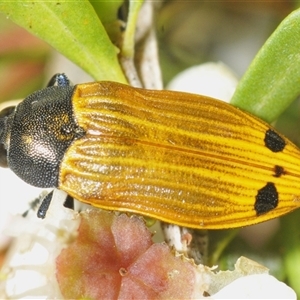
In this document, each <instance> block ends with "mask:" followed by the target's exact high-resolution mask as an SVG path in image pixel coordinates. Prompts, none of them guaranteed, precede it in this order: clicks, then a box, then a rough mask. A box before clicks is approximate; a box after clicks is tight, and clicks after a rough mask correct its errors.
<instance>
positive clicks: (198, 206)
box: [0, 82, 300, 229]
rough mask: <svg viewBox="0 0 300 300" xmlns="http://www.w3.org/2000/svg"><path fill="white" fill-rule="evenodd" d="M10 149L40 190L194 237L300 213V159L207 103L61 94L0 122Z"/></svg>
mask: <svg viewBox="0 0 300 300" xmlns="http://www.w3.org/2000/svg"><path fill="white" fill-rule="evenodd" d="M28 111H30V112H28ZM41 111H43V114H42V113H40V112H41ZM38 112H39V113H38ZM35 115H37V116H36V117H34V116H35ZM16 141H18V142H16ZM20 141H22V142H20ZM1 143H2V144H3V145H2V146H3V148H4V150H5V151H4V153H2V156H3V155H7V163H8V166H9V167H11V168H12V169H13V170H14V172H15V173H16V174H17V175H18V176H20V177H21V178H22V179H23V180H24V181H26V182H28V183H30V184H33V185H37V186H45V187H46V186H48V187H49V186H55V187H57V188H59V189H61V190H64V191H66V192H67V193H68V194H69V195H70V196H72V197H74V198H76V199H78V200H80V201H82V202H85V203H90V204H91V205H93V206H96V207H100V208H104V209H108V210H118V211H126V212H131V213H138V214H141V215H145V216H150V217H153V218H155V219H159V220H163V221H165V222H169V223H173V224H178V225H182V226H186V227H192V228H201V229H204V228H208V229H223V228H232V227H241V226H246V225H251V224H255V223H259V222H262V221H266V220H269V219H272V218H275V217H279V216H281V215H284V214H286V213H288V212H290V211H292V210H294V209H296V208H298V207H299V206H300V150H299V149H298V148H297V147H296V146H295V145H294V144H293V143H291V142H290V141H289V140H287V139H286V138H285V137H284V136H282V135H281V134H279V133H278V132H276V130H274V129H273V128H272V127H271V126H269V125H268V124H266V123H264V122H263V121H261V120H259V119H258V118H256V117H254V116H251V115H250V114H248V113H246V112H243V111H242V110H239V109H237V108H235V107H233V106H231V105H229V104H226V103H224V102H221V101H218V100H215V99H212V98H208V97H205V96H201V95H193V94H187V93H181V92H172V91H151V90H145V89H137V88H133V87H129V86H126V85H123V84H119V83H114V82H94V83H87V84H79V85H76V86H74V87H70V86H69V85H67V84H66V85H64V84H62V86H51V87H47V88H46V89H44V90H41V91H38V92H36V93H34V94H33V95H31V96H29V97H27V98H26V99H25V100H24V101H23V102H22V103H21V104H19V105H18V106H17V108H16V109H15V110H14V111H13V112H12V113H11V114H10V115H8V116H1V115H0V144H1ZM22 143H23V144H22ZM15 144H17V145H15ZM41 147H43V148H41ZM41 149H42V150H41ZM26 161H28V166H27V167H26V172H25V171H24V170H23V169H21V167H20V168H18V166H19V165H21V164H20V162H26ZM29 162H31V164H30V163H29ZM51 170H53V172H52V173H51ZM29 173H30V175H28V174H29Z"/></svg>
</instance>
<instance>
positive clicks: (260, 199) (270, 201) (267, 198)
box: [254, 182, 278, 216]
mask: <svg viewBox="0 0 300 300" xmlns="http://www.w3.org/2000/svg"><path fill="white" fill-rule="evenodd" d="M255 198H256V201H255V205H254V209H255V211H256V214H257V216H260V215H262V214H265V213H267V212H269V211H270V210H272V209H274V208H276V206H277V205H278V192H277V190H276V187H275V184H274V183H273V182H268V183H267V184H266V185H265V186H264V187H263V188H261V189H260V190H258V192H257V195H256V197H255Z"/></svg>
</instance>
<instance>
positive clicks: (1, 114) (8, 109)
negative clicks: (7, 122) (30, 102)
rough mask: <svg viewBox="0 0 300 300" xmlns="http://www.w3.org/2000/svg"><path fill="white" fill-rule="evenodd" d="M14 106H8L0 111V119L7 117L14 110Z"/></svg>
mask: <svg viewBox="0 0 300 300" xmlns="http://www.w3.org/2000/svg"><path fill="white" fill-rule="evenodd" d="M15 108H16V107H15V106H8V107H5V108H3V109H2V110H1V111H0V118H4V117H8V116H9V115H10V114H11V113H12V112H13V111H14V110H15Z"/></svg>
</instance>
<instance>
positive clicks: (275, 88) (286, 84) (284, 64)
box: [231, 9, 300, 122]
mask: <svg viewBox="0 0 300 300" xmlns="http://www.w3.org/2000/svg"><path fill="white" fill-rule="evenodd" d="M299 94H300V10H299V9H298V10H296V11H294V12H293V13H291V14H290V15H289V16H288V17H287V18H286V19H285V20H283V22H282V23H281V24H280V25H279V26H278V28H277V29H276V30H275V31H274V33H273V34H272V35H271V37H270V38H269V39H268V40H267V42H266V43H265V45H264V46H263V47H262V48H261V50H260V51H259V53H258V54H257V56H256V57H255V59H254V60H253V62H252V63H251V65H250V67H249V69H248V71H247V72H246V74H245V75H244V76H243V78H242V79H241V81H240V83H239V85H238V87H237V89H236V91H235V94H234V95H233V98H232V100H231V103H232V104H233V105H235V106H237V107H239V108H241V109H244V110H247V111H249V112H251V113H252V114H254V115H256V116H258V117H260V118H262V119H264V120H266V121H267V122H272V121H274V120H275V119H277V117H278V116H279V115H280V114H281V113H282V112H283V111H284V110H285V109H286V108H287V107H288V106H289V105H290V104H291V102H292V101H293V100H295V98H296V97H297V96H298V95H299Z"/></svg>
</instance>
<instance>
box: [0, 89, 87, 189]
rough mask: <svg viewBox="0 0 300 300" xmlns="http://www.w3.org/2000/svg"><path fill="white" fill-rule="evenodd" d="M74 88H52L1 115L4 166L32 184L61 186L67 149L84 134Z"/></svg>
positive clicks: (0, 148)
mask: <svg viewBox="0 0 300 300" xmlns="http://www.w3.org/2000/svg"><path fill="white" fill-rule="evenodd" d="M73 89H74V87H73V86H69V85H65V86H50V87H47V88H45V89H43V90H40V91H37V92H34V93H33V94H31V95H30V96H28V97H27V98H26V99H25V100H24V101H23V102H21V103H20V104H19V105H18V106H16V108H14V109H12V108H11V109H5V110H3V111H2V112H1V114H0V144H1V145H0V158H1V166H5V165H6V166H8V167H9V168H10V169H11V170H12V171H13V172H14V173H16V174H17V175H18V176H19V177H20V178H21V179H23V180H24V181H25V182H27V183H29V184H31V185H34V186H37V187H57V185H58V175H59V168H60V162H61V160H62V158H63V156H64V154H65V152H66V150H67V149H68V147H69V146H70V145H71V143H72V142H73V141H74V140H75V139H77V138H79V137H81V136H82V135H83V134H84V131H83V130H82V129H81V128H80V127H79V126H78V125H77V123H76V121H75V119H74V116H73V111H72V94H73ZM5 157H6V158H5Z"/></svg>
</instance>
